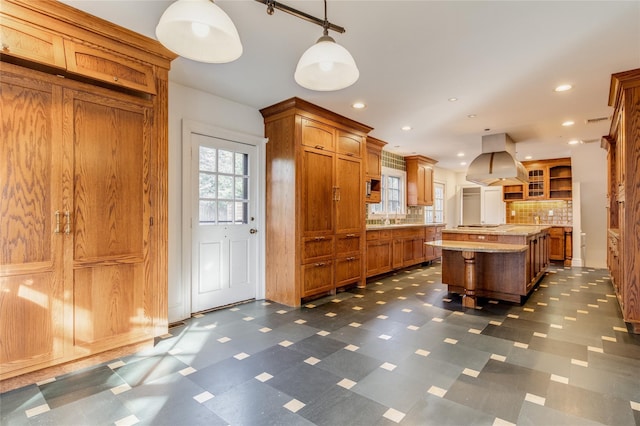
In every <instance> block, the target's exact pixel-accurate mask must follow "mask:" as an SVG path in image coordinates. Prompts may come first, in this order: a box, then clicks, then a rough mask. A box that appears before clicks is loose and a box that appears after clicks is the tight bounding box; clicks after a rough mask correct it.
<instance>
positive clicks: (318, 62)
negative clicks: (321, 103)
mask: <svg viewBox="0 0 640 426" xmlns="http://www.w3.org/2000/svg"><path fill="white" fill-rule="evenodd" d="M358 77H360V71H358V67H357V66H356V62H355V61H354V60H353V57H352V56H351V54H350V53H349V51H348V50H347V49H345V48H344V47H342V46H340V45H339V44H338V43H336V42H335V40H333V38H331V37H329V36H326V35H325V36H322V37H320V39H318V42H317V43H316V44H314V45H313V46H311V47H310V48H308V49H307V50H306V52H304V53H303V54H302V56H301V57H300V60H299V61H298V66H297V67H296V72H295V74H294V78H295V80H296V82H297V83H298V84H299V85H300V86H302V87H304V88H307V89H311V90H317V91H332V90H340V89H344V88H345V87H349V86H351V85H352V84H353V83H355V82H356V81H357V80H358Z"/></svg>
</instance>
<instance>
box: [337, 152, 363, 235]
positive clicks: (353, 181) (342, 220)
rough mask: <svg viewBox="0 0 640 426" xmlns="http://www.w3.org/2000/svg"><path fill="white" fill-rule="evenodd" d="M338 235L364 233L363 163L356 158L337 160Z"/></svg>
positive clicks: (340, 158)
mask: <svg viewBox="0 0 640 426" xmlns="http://www.w3.org/2000/svg"><path fill="white" fill-rule="evenodd" d="M336 186H337V187H338V197H337V208H336V233H340V232H354V233H360V232H362V224H363V223H364V215H363V208H364V199H363V193H362V161H361V160H359V159H355V158H343V157H338V158H337V159H336Z"/></svg>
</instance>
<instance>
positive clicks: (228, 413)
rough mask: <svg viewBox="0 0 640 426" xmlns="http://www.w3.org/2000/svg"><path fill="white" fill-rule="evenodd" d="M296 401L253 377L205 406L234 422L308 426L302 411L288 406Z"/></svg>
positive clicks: (229, 421)
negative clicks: (290, 408) (290, 402)
mask: <svg viewBox="0 0 640 426" xmlns="http://www.w3.org/2000/svg"><path fill="white" fill-rule="evenodd" d="M291 400H292V397H291V396H290V395H287V394H285V393H282V392H280V391H278V390H276V389H274V388H272V387H270V386H268V385H267V384H265V383H262V382H259V381H258V380H251V381H248V382H245V383H242V384H241V385H239V386H236V387H234V388H233V389H230V390H229V391H228V392H225V393H224V394H222V395H219V396H216V397H215V398H213V399H210V400H209V401H207V402H205V403H204V404H203V405H204V406H206V407H207V408H208V409H209V410H211V411H212V412H213V413H215V414H216V415H217V416H218V417H220V418H221V419H223V420H224V421H225V422H226V423H227V424H231V425H297V424H299V425H304V424H308V422H306V421H305V420H304V419H303V418H302V417H300V416H299V415H298V414H295V413H293V412H291V411H290V410H288V409H286V408H285V407H284V405H285V404H287V403H288V402H289V401H291Z"/></svg>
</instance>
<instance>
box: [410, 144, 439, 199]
mask: <svg viewBox="0 0 640 426" xmlns="http://www.w3.org/2000/svg"><path fill="white" fill-rule="evenodd" d="M404 160H405V163H406V166H407V205H409V206H432V205H433V167H434V166H435V164H436V163H437V161H436V160H433V159H431V158H429V157H424V156H422V155H412V156H409V157H404Z"/></svg>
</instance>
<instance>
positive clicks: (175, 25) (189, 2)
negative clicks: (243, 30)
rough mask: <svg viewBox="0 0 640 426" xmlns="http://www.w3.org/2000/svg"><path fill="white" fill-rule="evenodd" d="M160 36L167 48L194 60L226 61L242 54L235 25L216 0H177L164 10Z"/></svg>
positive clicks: (157, 31) (159, 27)
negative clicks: (214, 0)
mask: <svg viewBox="0 0 640 426" xmlns="http://www.w3.org/2000/svg"><path fill="white" fill-rule="evenodd" d="M156 37H158V40H159V41H160V43H162V44H163V45H164V46H165V47H166V48H167V49H169V50H171V51H173V52H174V53H176V54H178V55H180V56H182V57H185V58H187V59H192V60H194V61H199V62H207V63H226V62H231V61H235V60H236V59H238V58H239V57H240V55H242V43H241V42H240V37H239V36H238V31H237V30H236V27H235V25H234V24H233V22H232V21H231V18H229V16H228V15H227V14H226V13H225V12H224V11H223V10H222V9H220V7H218V6H217V5H216V4H214V3H213V1H212V0H177V1H176V2H175V3H173V4H171V5H170V6H169V7H168V8H167V10H165V12H164V13H163V14H162V17H161V18H160V21H159V22H158V26H157V27H156Z"/></svg>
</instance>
